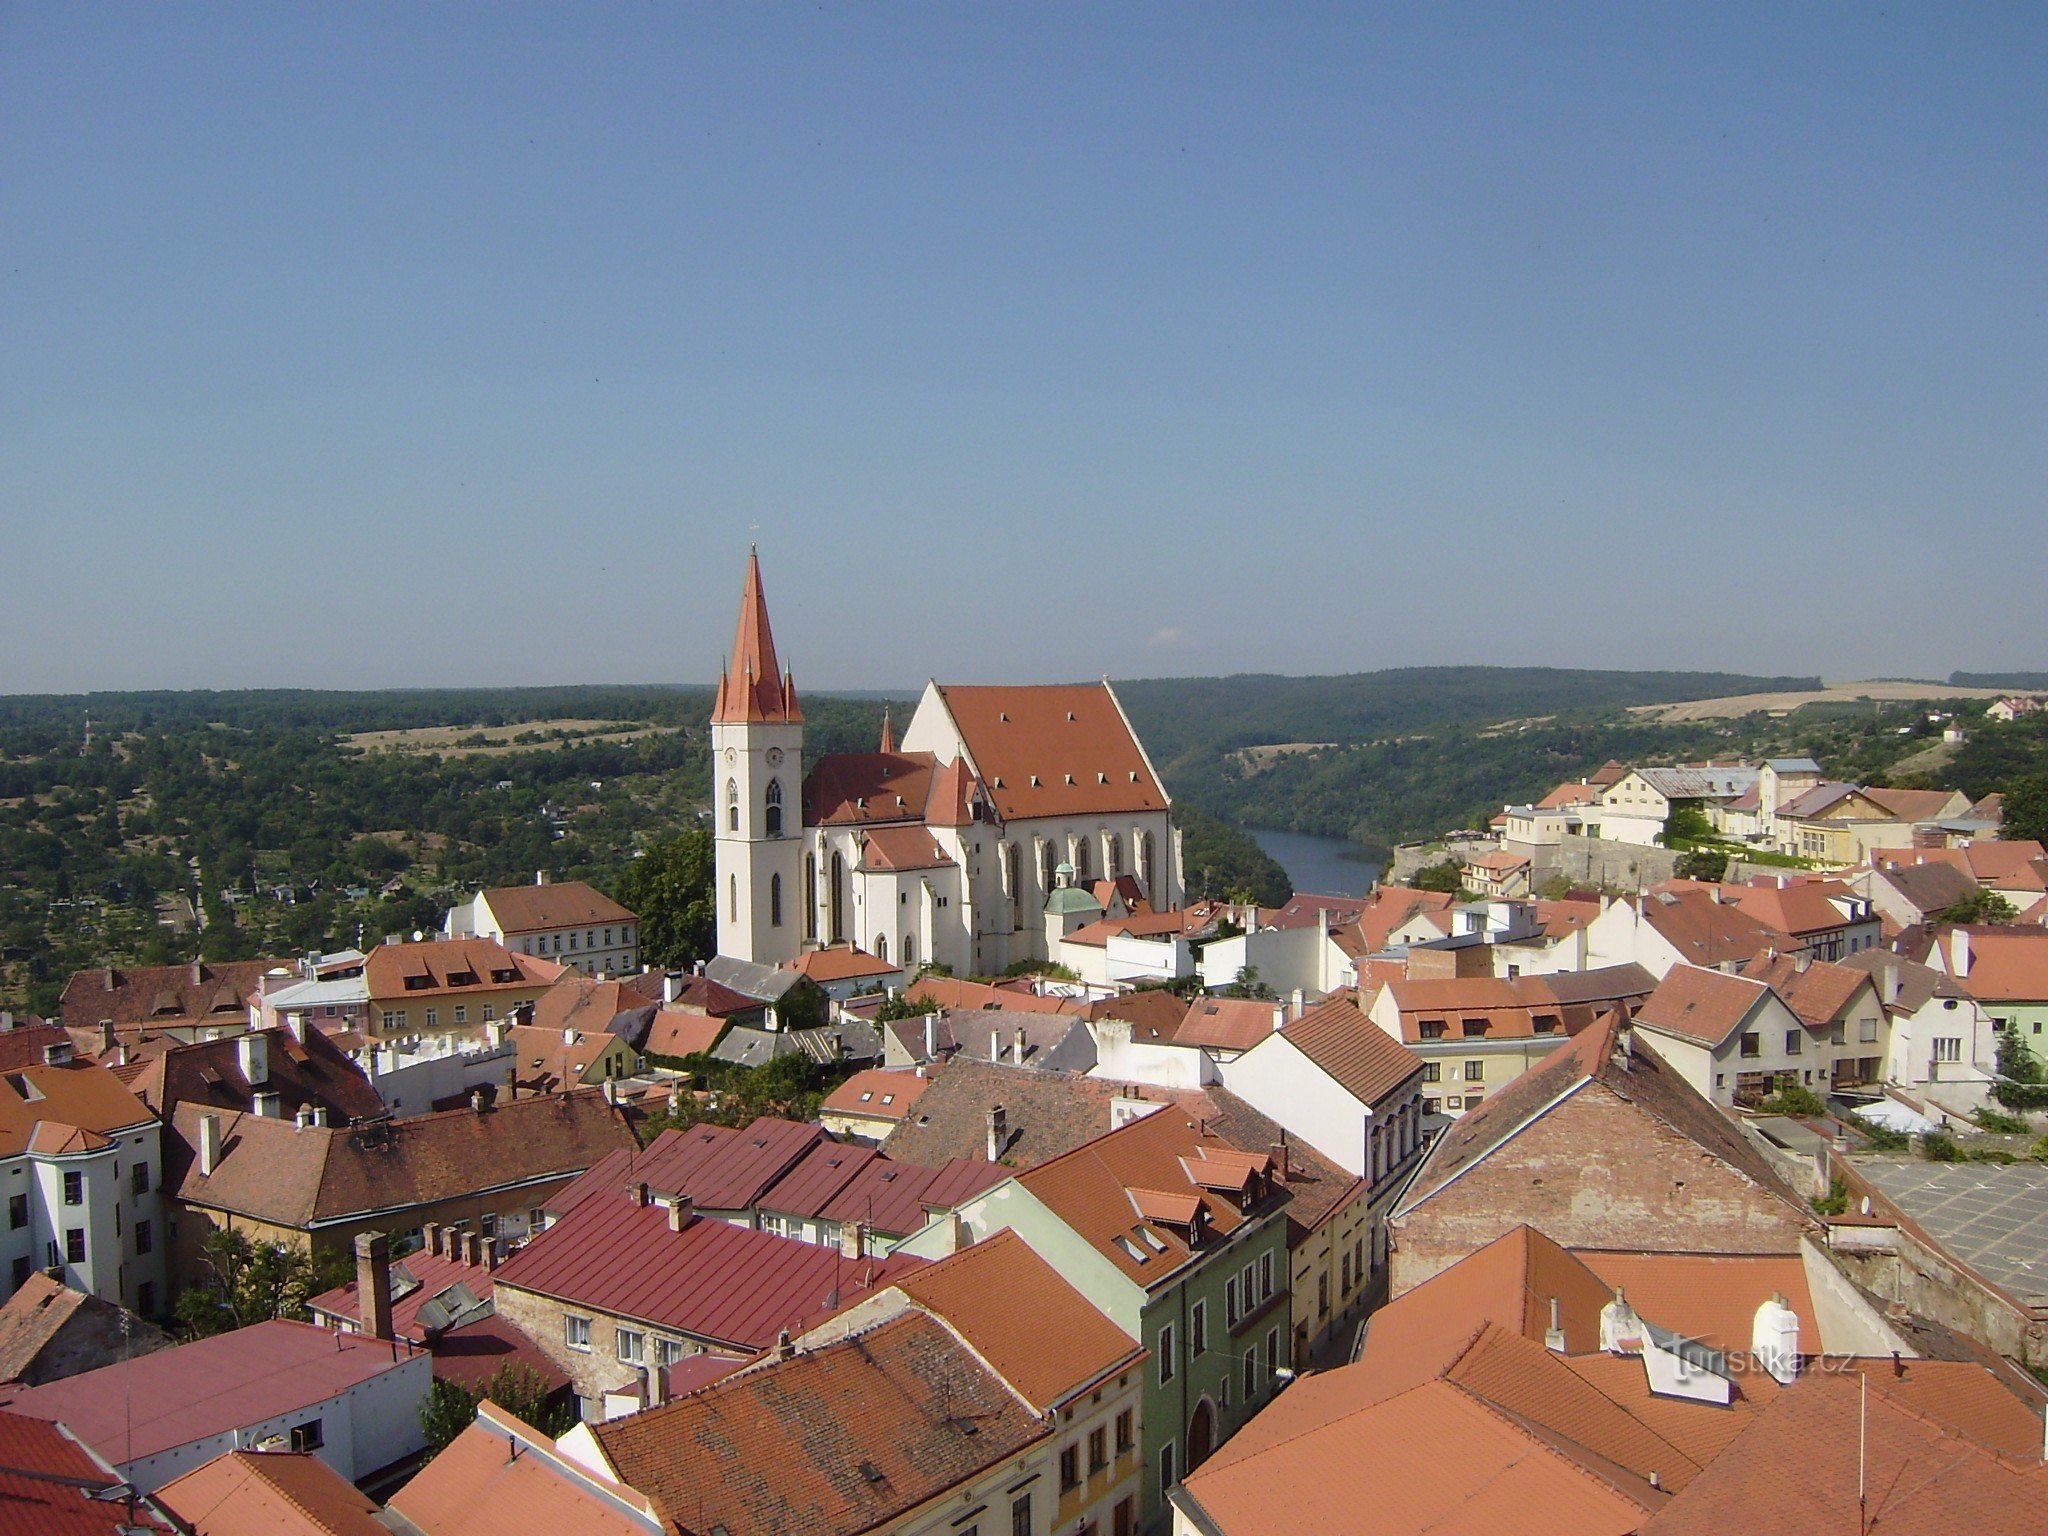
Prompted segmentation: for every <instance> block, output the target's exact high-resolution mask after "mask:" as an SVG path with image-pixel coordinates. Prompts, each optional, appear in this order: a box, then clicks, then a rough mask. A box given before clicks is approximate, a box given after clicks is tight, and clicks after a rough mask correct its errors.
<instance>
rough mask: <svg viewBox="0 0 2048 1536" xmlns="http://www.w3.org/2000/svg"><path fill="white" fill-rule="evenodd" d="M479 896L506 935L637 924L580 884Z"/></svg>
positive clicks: (496, 890)
mask: <svg viewBox="0 0 2048 1536" xmlns="http://www.w3.org/2000/svg"><path fill="white" fill-rule="evenodd" d="M482 895H483V898H484V900H485V901H486V902H488V903H489V904H490V909H491V915H492V916H493V917H495V918H497V920H498V924H499V926H500V928H501V929H502V930H503V931H504V932H506V933H538V932H540V931H541V930H542V929H544V928H586V927H589V926H590V925H591V924H593V923H637V922H638V921H639V920H640V919H639V917H638V916H637V915H635V914H634V913H631V912H628V911H627V910H626V909H625V908H624V907H622V906H620V905H619V904H618V903H617V902H616V901H613V900H612V899H611V897H609V896H607V895H605V893H604V892H603V891H600V890H599V889H597V887H596V886H594V885H591V884H589V883H588V882H586V881H582V880H562V881H550V882H549V883H548V884H546V885H500V886H494V887H492V888H491V889H490V890H487V891H485V892H483V893H482Z"/></svg>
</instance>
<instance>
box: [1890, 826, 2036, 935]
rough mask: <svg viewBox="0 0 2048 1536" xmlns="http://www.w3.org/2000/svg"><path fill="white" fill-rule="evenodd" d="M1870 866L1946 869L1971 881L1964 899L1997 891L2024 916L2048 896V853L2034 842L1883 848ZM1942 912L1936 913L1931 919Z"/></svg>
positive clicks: (1982, 841) (1981, 840) (1976, 841)
mask: <svg viewBox="0 0 2048 1536" xmlns="http://www.w3.org/2000/svg"><path fill="white" fill-rule="evenodd" d="M1870 862H1871V865H1872V867H1873V868H1876V869H1881V870H1886V871H1889V872H1891V873H1894V874H1897V873H1899V872H1902V871H1905V870H1909V869H1922V870H1924V869H1926V868H1928V867H1929V866H1932V865H1942V866H1944V867H1946V868H1948V869H1951V870H1953V871H1955V872H1956V873H1958V874H1961V875H1964V876H1967V877H1968V879H1969V881H1970V887H1969V890H1967V891H1965V892H1964V893H1963V895H1965V896H1966V895H1969V894H1970V893H1971V892H1974V891H1977V890H1985V891H1993V892H1996V893H1997V894H1998V895H2000V896H2003V897H2004V898H2005V899H2006V900H2007V901H2009V902H2011V903H2012V905H2013V909H2014V910H2015V911H2017V912H2020V913H2022V914H2024V913H2025V912H2026V910H2027V909H2028V908H2029V907H2032V906H2034V905H2036V904H2037V903H2038V902H2039V901H2040V900H2041V898H2042V896H2043V894H2044V893H2048V853H2044V851H2043V849H2042V847H2041V845H2040V844H2039V843H2038V842H2035V841H2033V840H2032V839H2019V838H2016V839H2014V840H2013V841H2011V842H2006V841H2004V840H2002V839H1988V838H1981V837H1979V838H1972V839H1970V840H1969V841H1967V842H1965V843H1963V844H1962V845H1961V846H1960V847H1948V848H1880V849H1877V850H1876V851H1875V852H1873V853H1872V854H1871V855H1870ZM1957 899H1958V900H1961V899H1962V898H1961V897H1958V898H1957ZM1938 911H1939V909H1938V908H1936V909H1933V910H1932V911H1930V912H1929V914H1928V915H1929V916H1932V915H1934V913H1935V912H1938Z"/></svg>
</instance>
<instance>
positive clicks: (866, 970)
mask: <svg viewBox="0 0 2048 1536" xmlns="http://www.w3.org/2000/svg"><path fill="white" fill-rule="evenodd" d="M789 968H790V969H791V970H793V971H799V972H801V973H802V974H803V975H804V976H806V977H808V978H809V979H810V980H811V981H812V982H814V983H816V984H817V987H818V990H819V991H821V992H823V993H824V994H825V995H826V996H827V997H829V998H831V999H832V1001H833V1002H835V1003H843V1002H845V1001H846V1000H847V999H848V998H852V997H861V996H865V995H866V994H867V993H870V992H885V991H886V992H893V991H895V990H897V989H898V988H899V987H901V986H902V985H903V984H904V982H906V981H908V980H909V979H910V978H909V976H908V975H907V974H905V972H904V969H903V967H902V966H900V965H891V964H890V963H889V962H888V961H886V960H877V959H876V958H875V957H874V956H873V955H871V954H869V953H867V951H865V950H861V949H855V948H853V947H852V946H851V945H846V944H832V945H828V946H826V947H825V948H823V949H813V950H807V951H806V952H805V953H803V954H801V955H798V956H797V957H796V958H795V959H794V960H792V961H790V962H789Z"/></svg>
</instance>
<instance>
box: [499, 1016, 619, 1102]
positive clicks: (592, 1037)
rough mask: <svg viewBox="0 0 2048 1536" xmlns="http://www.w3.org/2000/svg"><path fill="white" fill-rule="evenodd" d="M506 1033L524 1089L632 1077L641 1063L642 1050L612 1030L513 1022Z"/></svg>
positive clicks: (534, 1090) (578, 1085)
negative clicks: (590, 1029)
mask: <svg viewBox="0 0 2048 1536" xmlns="http://www.w3.org/2000/svg"><path fill="white" fill-rule="evenodd" d="M505 1034H506V1038H507V1041H508V1042H509V1043H510V1045H511V1046H512V1052H513V1066H514V1071H515V1073H516V1074H517V1075H516V1081H517V1084H518V1088H519V1091H520V1092H521V1093H559V1092H562V1091H563V1090H565V1089H569V1088H599V1087H602V1086H603V1085H604V1084H606V1083H611V1082H618V1081H620V1080H622V1079H624V1078H628V1077H631V1076H633V1075H634V1074H635V1073H636V1072H638V1071H639V1070H640V1068H641V1065H642V1063H641V1060H640V1053H639V1052H638V1051H636V1050H634V1049H633V1047H632V1046H630V1045H628V1044H627V1043H626V1041H625V1038H624V1037H623V1036H621V1035H615V1034H612V1033H611V1032H610V1031H609V1030H598V1031H595V1032H587V1031H584V1030H581V1029H578V1028H576V1027H575V1026H574V1025H568V1026H565V1027H563V1028H561V1029H549V1028H547V1027H545V1026H543V1025H539V1024H514V1025H513V1026H512V1027H511V1028H510V1029H508V1030H507V1031H506V1032H505Z"/></svg>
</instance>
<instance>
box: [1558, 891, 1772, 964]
mask: <svg viewBox="0 0 2048 1536" xmlns="http://www.w3.org/2000/svg"><path fill="white" fill-rule="evenodd" d="M1774 945H1776V946H1778V947H1780V948H1787V947H1791V939H1790V935H1788V934H1786V933H1783V932H1782V931H1780V930H1778V929H1775V928H1771V927H1767V926H1766V925H1765V924H1764V923H1762V922H1761V921H1759V920H1758V919H1757V918H1755V917H1753V916H1751V915H1750V914H1749V913H1747V912H1745V911H1743V910H1742V909H1741V908H1740V907H1737V906H1736V905H1735V904H1733V903H1732V902H1729V901H1727V900H1725V899H1724V897H1723V894H1722V888H1721V887H1719V886H1702V885H1695V884H1693V883H1692V882H1690V881H1673V882H1671V884H1669V885H1667V886H1665V887H1664V888H1663V889H1662V890H1659V891H1657V892H1655V893H1653V894H1651V895H1646V896H1634V897H1623V898H1621V899H1619V900H1613V901H1610V900H1608V899H1607V898H1606V897H1602V898H1601V901H1600V915H1599V916H1598V917H1596V918H1594V919H1593V921H1592V922H1590V923H1588V924H1587V925H1586V930H1585V946H1586V948H1585V953H1586V964H1587V965H1588V966H1589V967H1598V966H1607V965H1639V966H1641V967H1642V968H1643V969H1644V970H1646V971H1648V972H1649V973H1650V974H1651V975H1652V976H1655V977H1662V976H1663V975H1664V973H1665V972H1667V971H1669V970H1670V969H1671V968H1672V967H1673V966H1674V965H1697V966H1704V967H1706V968H1707V969H1709V970H1715V971H1734V970H1739V969H1740V968H1741V967H1742V966H1743V965H1745V964H1746V963H1747V962H1748V961H1749V958H1750V957H1751V956H1752V955H1754V954H1756V953H1757V952H1758V951H1759V950H1764V949H1769V948H1771V947H1772V946H1774Z"/></svg>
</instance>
